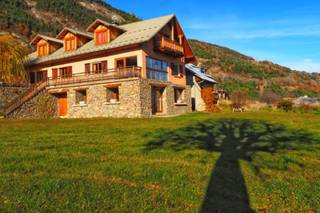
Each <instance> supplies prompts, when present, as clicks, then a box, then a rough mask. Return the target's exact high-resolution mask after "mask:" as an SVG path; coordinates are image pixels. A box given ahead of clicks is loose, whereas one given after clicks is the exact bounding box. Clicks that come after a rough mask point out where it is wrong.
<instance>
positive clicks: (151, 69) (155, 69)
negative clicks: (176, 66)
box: [146, 56, 169, 81]
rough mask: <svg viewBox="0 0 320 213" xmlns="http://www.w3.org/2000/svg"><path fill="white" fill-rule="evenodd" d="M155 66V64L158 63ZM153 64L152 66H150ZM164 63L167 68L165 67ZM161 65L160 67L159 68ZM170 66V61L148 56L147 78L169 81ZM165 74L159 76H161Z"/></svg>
mask: <svg viewBox="0 0 320 213" xmlns="http://www.w3.org/2000/svg"><path fill="white" fill-rule="evenodd" d="M157 63H158V65H157V66H154V64H157ZM150 64H151V66H149V65H150ZM164 64H166V65H165V68H164ZM159 67H160V68H159ZM168 67H169V63H168V62H167V61H165V60H160V59H156V58H153V57H150V56H146V69H147V78H148V79H152V80H160V81H168V73H169V72H168ZM161 75H163V76H164V78H163V76H162V77H160V78H159V76H161Z"/></svg>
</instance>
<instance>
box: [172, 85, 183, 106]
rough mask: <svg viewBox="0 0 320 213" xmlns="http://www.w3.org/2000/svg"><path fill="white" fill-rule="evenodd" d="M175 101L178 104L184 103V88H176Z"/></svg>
mask: <svg viewBox="0 0 320 213" xmlns="http://www.w3.org/2000/svg"><path fill="white" fill-rule="evenodd" d="M174 102H175V103H176V104H181V103H184V102H185V100H184V89H181V88H174Z"/></svg>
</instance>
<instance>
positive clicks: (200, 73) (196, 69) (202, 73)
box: [186, 64, 217, 84]
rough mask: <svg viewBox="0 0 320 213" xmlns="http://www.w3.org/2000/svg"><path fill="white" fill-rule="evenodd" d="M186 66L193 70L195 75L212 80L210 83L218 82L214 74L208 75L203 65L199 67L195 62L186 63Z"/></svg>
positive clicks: (208, 80)
mask: <svg viewBox="0 0 320 213" xmlns="http://www.w3.org/2000/svg"><path fill="white" fill-rule="evenodd" d="M186 68H187V71H189V72H191V73H192V74H194V75H195V76H197V77H199V78H200V79H202V80H204V81H207V82H210V83H214V84H216V83H217V82H216V81H215V80H214V79H213V77H212V76H210V75H208V74H207V73H206V70H205V69H203V68H201V67H197V66H195V65H193V64H186Z"/></svg>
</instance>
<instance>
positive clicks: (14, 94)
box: [0, 84, 28, 106]
mask: <svg viewBox="0 0 320 213" xmlns="http://www.w3.org/2000/svg"><path fill="white" fill-rule="evenodd" d="M27 90H28V87H25V86H7V85H1V84H0V106H7V105H8V104H9V103H11V102H12V101H13V100H14V99H16V98H18V97H19V96H20V95H21V94H23V93H24V92H26V91H27Z"/></svg>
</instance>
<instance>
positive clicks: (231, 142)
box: [146, 119, 319, 213]
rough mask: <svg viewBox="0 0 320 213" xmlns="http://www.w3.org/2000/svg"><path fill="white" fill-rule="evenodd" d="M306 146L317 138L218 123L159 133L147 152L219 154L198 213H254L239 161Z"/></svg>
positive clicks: (248, 123) (239, 122)
mask: <svg viewBox="0 0 320 213" xmlns="http://www.w3.org/2000/svg"><path fill="white" fill-rule="evenodd" d="M306 143H319V138H316V137H315V136H314V135H312V134H310V133H307V132H303V131H299V130H289V129H288V128H286V127H284V126H282V125H276V124H271V123H268V122H265V121H252V120H244V119H221V120H207V121H205V122H202V123H197V124H194V125H191V126H187V127H184V128H181V129H175V130H171V131H167V132H165V133H163V132H162V133H161V134H159V135H157V136H156V137H155V138H154V139H153V140H152V141H150V142H149V143H148V144H147V146H146V150H147V151H151V150H155V149H163V148H165V149H173V150H175V151H181V150H186V149H202V150H206V151H208V152H220V153H221V155H220V158H219V159H218V161H217V162H216V163H215V166H214V167H213V170H212V173H211V177H210V180H209V184H208V187H207V192H206V195H205V197H204V199H203V203H202V206H201V210H200V212H203V213H205V212H253V210H252V209H251V208H250V200H249V195H248V191H247V187H246V184H245V180H244V177H243V175H242V172H241V169H240V164H239V160H240V159H241V160H245V161H248V162H251V161H252V159H253V157H254V154H255V153H256V152H267V153H274V152H276V151H279V150H292V149H298V148H299V147H300V146H301V145H302V144H306ZM257 171H259V168H257Z"/></svg>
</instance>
